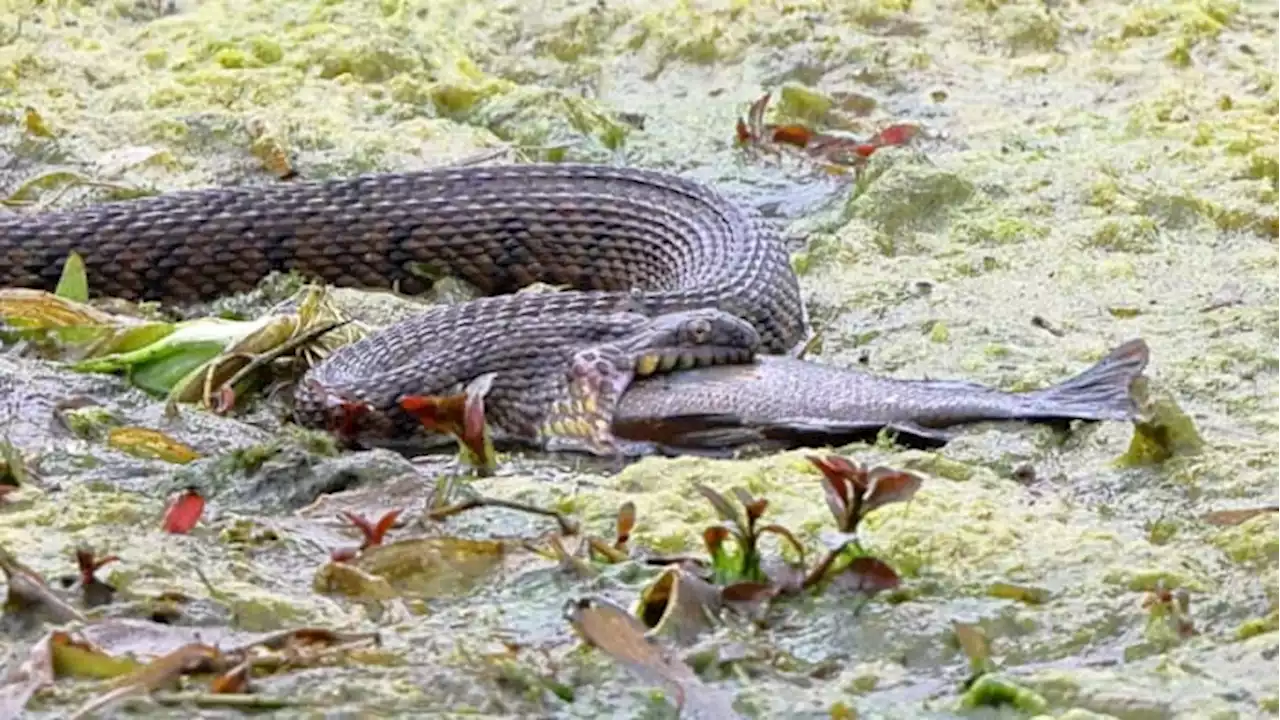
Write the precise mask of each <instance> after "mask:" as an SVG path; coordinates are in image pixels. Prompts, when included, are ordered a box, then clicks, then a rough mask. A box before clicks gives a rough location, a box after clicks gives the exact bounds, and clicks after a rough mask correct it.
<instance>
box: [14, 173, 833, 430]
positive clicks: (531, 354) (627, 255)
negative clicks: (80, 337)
mask: <svg viewBox="0 0 1280 720" xmlns="http://www.w3.org/2000/svg"><path fill="white" fill-rule="evenodd" d="M72 251H76V252H78V253H79V254H80V255H81V256H82V257H83V259H84V261H85V265H86V268H87V271H88V277H89V282H90V286H91V287H92V288H93V290H94V294H95V295H98V296H114V297H120V298H125V299H129V300H158V301H165V302H170V303H186V302H192V301H200V300H207V299H211V298H215V297H218V296H221V295H228V294H233V293H238V292H244V291H247V290H250V289H252V288H253V287H254V286H255V285H256V284H257V283H258V282H259V281H260V280H262V279H263V278H264V277H266V276H267V274H268V273H271V272H273V271H297V272H298V273H300V274H302V275H304V276H306V277H309V278H312V279H314V280H317V281H320V282H325V283H328V284H332V285H339V286H349V287H362V288H374V289H378V288H395V289H397V290H398V291H400V292H404V293H407V294H416V293H418V292H421V291H423V290H425V289H427V287H429V281H427V280H424V274H423V273H422V272H421V271H420V270H421V268H423V267H426V268H430V269H433V270H435V271H442V272H444V273H446V274H449V275H452V276H454V277H458V278H461V279H463V280H465V281H467V282H469V283H471V284H473V285H475V286H476V287H477V288H479V289H480V290H481V291H482V292H483V293H484V294H485V295H487V296H489V297H482V298H479V299H477V300H473V301H469V302H464V303H460V304H457V305H451V306H445V307H440V308H433V309H431V310H428V311H426V312H424V313H423V314H421V315H418V316H415V317H411V318H409V319H407V320H405V321H402V322H401V323H399V324H396V325H393V326H391V327H389V328H387V329H385V330H383V331H380V332H377V333H374V334H372V335H370V336H368V337H366V338H364V339H362V340H360V341H358V342H356V343H354V344H352V345H348V346H346V347H344V348H342V349H341V350H339V351H338V352H336V353H334V354H333V355H331V356H330V357H329V358H327V359H326V360H325V361H323V362H322V363H320V364H319V365H317V366H316V367H314V368H312V369H311V370H310V371H309V372H308V374H307V376H306V377H305V378H304V379H303V381H302V382H301V383H300V384H299V386H298V389H297V391H295V410H294V413H295V418H296V419H297V420H298V421H299V422H300V423H303V424H307V425H313V426H327V427H330V428H331V429H332V428H333V427H334V426H335V423H337V422H339V421H348V420H350V419H351V418H349V417H347V416H346V415H345V414H344V413H346V410H344V408H349V407H350V404H351V403H356V404H358V405H359V406H361V407H363V408H365V409H366V410H369V411H371V412H366V413H365V414H363V415H362V416H361V417H360V418H359V422H358V427H356V428H355V429H354V430H352V428H347V431H348V432H349V433H350V434H352V435H353V436H355V437H358V438H361V439H362V441H363V442H366V443H368V444H383V445H388V444H396V443H397V442H400V441H403V440H405V439H406V438H407V437H409V436H411V435H414V434H415V431H416V429H417V428H418V424H417V419H416V418H415V417H414V416H413V415H412V414H411V413H407V412H405V411H404V409H403V408H402V407H401V406H400V405H399V402H400V400H401V399H403V398H404V397H406V396H410V395H418V396H423V395H426V396H446V395H449V394H451V393H458V392H461V391H463V390H464V389H465V388H466V387H468V386H469V384H471V385H474V383H475V382H476V381H477V380H478V379H481V378H485V377H486V376H488V378H491V385H489V386H486V390H485V393H486V394H485V395H484V402H485V413H486V418H487V419H488V420H489V422H490V423H491V425H492V426H494V427H495V428H496V429H497V430H498V431H499V434H500V435H506V436H510V437H513V438H516V439H522V440H526V441H530V442H533V443H535V444H538V445H541V446H542V447H546V448H548V449H568V450H575V449H577V450H585V451H591V452H597V453H613V452H617V451H618V450H619V447H618V446H617V445H616V443H614V442H613V439H612V438H611V436H610V434H609V431H608V421H609V419H610V418H611V414H610V413H611V408H612V406H613V403H616V400H617V398H618V397H620V396H621V393H622V392H623V391H624V390H625V388H626V386H627V384H628V383H629V382H630V380H631V379H632V378H633V377H634V376H636V375H644V374H649V373H653V372H660V371H663V370H670V369H673V368H683V367H692V366H696V365H708V364H716V363H727V362H743V361H747V360H749V359H750V358H751V357H752V354H753V353H755V352H757V351H762V352H766V353H783V352H787V351H789V350H792V349H793V348H794V347H795V346H797V345H798V344H799V343H801V342H803V340H804V338H805V335H806V333H807V332H808V327H807V320H806V315H805V310H804V306H803V303H802V300H801V296H800V291H799V286H798V283H797V280H796V277H795V274H794V273H793V272H792V270H791V267H790V264H789V262H788V258H787V255H786V252H785V249H784V248H783V246H782V243H781V241H780V239H779V238H778V236H777V234H776V232H774V231H773V230H772V229H771V227H770V226H769V224H768V223H767V222H766V221H765V220H764V218H762V217H761V216H760V215H759V214H758V213H757V212H755V211H754V210H753V209H751V208H748V207H744V206H742V205H739V204H737V203H734V202H731V201H729V200H728V199H727V198H725V197H724V196H722V195H720V194H719V193H717V192H716V191H714V190H713V189H712V188H710V187H708V186H706V185H703V184H701V183H698V182H694V181H691V180H688V179H684V178H681V177H679V176H676V175H673V174H668V173H665V172H658V171H653V170H641V169H626V168H618V167H611V166H602V165H572V164H545V165H539V164H527V165H526V164H517V165H499V166H469V167H460V168H437V169H428V170H423V171H416V172H405V173H394V174H374V175H364V176H359V177H353V178H346V179H334V180H323V181H313V182H302V183H282V184H275V185H269V186H236V187H215V188H209V189H201V190H194V191H184V192H173V193H166V194H161V195H157V196H154V197H149V198H145V199H139V200H130V201H119V202H107V203H101V204H97V205H91V206H87V207H81V208H75V209H70V210H66V211H60V212H51V213H38V214H23V215H16V214H15V215H8V216H0V286H5V287H28V288H42V289H52V288H53V287H55V286H56V284H57V281H58V277H59V275H60V272H61V267H62V264H63V262H64V260H65V258H66V257H67V256H68V254H69V253H70V252H72ZM534 282H543V283H549V284H553V285H560V286H567V287H568V288H570V289H568V290H564V291H560V292H525V293H515V292H514V291H516V290H518V289H520V288H522V287H524V286H527V285H529V284H532V283H534ZM416 434H418V435H421V434H422V433H416Z"/></svg>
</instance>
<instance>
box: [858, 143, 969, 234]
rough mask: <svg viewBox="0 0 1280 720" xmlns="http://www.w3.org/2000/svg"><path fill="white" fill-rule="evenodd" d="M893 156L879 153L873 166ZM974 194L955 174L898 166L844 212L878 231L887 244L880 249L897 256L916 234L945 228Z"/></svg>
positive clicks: (907, 163)
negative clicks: (878, 161)
mask: <svg viewBox="0 0 1280 720" xmlns="http://www.w3.org/2000/svg"><path fill="white" fill-rule="evenodd" d="M890 154H891V151H881V152H879V153H876V154H875V155H873V156H872V158H873V162H875V159H876V158H879V157H881V156H888V155H890ZM975 192H976V190H975V188H974V186H973V183H971V182H970V181H968V180H966V179H965V178H963V177H961V176H959V175H957V174H955V173H952V172H947V171H945V170H942V169H940V168H938V167H935V166H930V165H925V164H923V163H918V162H910V161H904V162H896V163H893V164H891V165H889V166H888V168H887V169H886V170H884V171H883V172H882V174H880V175H879V176H878V177H877V178H875V179H874V181H871V182H870V183H869V184H868V185H867V186H866V187H865V190H864V191H863V192H861V193H860V194H857V195H855V196H854V197H853V199H852V200H850V202H849V203H848V204H847V205H846V207H845V212H846V216H847V217H852V218H858V219H861V220H864V221H866V222H868V223H869V224H871V225H872V226H873V227H874V228H875V229H876V230H877V231H879V232H880V233H881V235H882V236H883V237H884V239H885V240H884V242H885V243H887V244H882V245H881V249H882V250H883V251H884V252H885V254H886V255H894V254H897V251H898V250H899V249H900V247H901V246H902V244H903V242H904V241H905V242H909V241H910V237H909V236H910V235H912V234H913V233H914V232H916V231H921V230H929V229H938V228H939V227H940V226H942V225H945V224H946V223H947V222H948V221H949V220H950V218H951V216H952V214H953V213H954V212H955V210H956V209H957V208H958V207H959V206H961V205H963V204H964V203H965V202H967V201H969V200H970V199H971V198H973V197H974V194H975Z"/></svg>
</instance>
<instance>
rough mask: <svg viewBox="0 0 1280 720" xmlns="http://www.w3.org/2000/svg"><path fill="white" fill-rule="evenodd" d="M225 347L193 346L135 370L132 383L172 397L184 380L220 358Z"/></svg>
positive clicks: (130, 377) (130, 379)
mask: <svg viewBox="0 0 1280 720" xmlns="http://www.w3.org/2000/svg"><path fill="white" fill-rule="evenodd" d="M223 348H224V345H223V344H222V343H219V342H204V343H193V344H190V345H187V346H185V347H183V348H182V350H181V351H180V352H177V353H174V354H172V355H167V356H164V357H161V358H159V359H157V360H153V361H151V362H147V363H142V364H140V365H137V366H135V367H133V368H132V369H131V371H130V373H129V381H130V382H132V383H133V384H134V385H135V386H137V387H140V388H142V389H143V390H146V391H147V392H150V393H155V394H156V395H168V394H169V393H170V392H171V391H172V390H173V389H174V388H175V387H178V386H179V384H180V383H181V384H185V383H182V381H183V380H184V379H186V378H187V377H188V376H189V375H191V374H192V373H194V372H196V371H198V370H200V369H201V368H202V367H204V366H205V365H206V364H208V362H209V361H210V360H212V359H214V358H216V357H218V355H220V354H221V353H222V350H223Z"/></svg>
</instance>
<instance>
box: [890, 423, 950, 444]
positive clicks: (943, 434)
mask: <svg viewBox="0 0 1280 720" xmlns="http://www.w3.org/2000/svg"><path fill="white" fill-rule="evenodd" d="M885 427H886V428H888V429H889V430H892V431H894V432H896V433H898V438H899V443H900V444H902V445H911V444H912V443H911V441H912V440H914V441H915V444H917V445H933V446H938V447H940V446H942V445H946V444H947V443H949V442H951V440H952V439H953V438H955V434H954V433H949V432H947V431H945V430H939V429H938V428H927V427H925V426H923V425H917V424H916V423H913V422H895V423H889V424H888V425H885ZM904 435H905V436H907V437H906V438H903V436H904ZM903 440H906V442H903Z"/></svg>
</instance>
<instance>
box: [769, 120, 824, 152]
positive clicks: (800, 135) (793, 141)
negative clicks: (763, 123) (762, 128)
mask: <svg viewBox="0 0 1280 720" xmlns="http://www.w3.org/2000/svg"><path fill="white" fill-rule="evenodd" d="M772 130H773V132H772V139H773V141H774V142H776V143H786V144H787V145H795V146H796V147H806V146H808V144H809V142H810V141H811V140H813V137H814V133H813V131H812V130H810V129H809V128H807V127H805V126H803V125H774V126H773V128H772Z"/></svg>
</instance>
